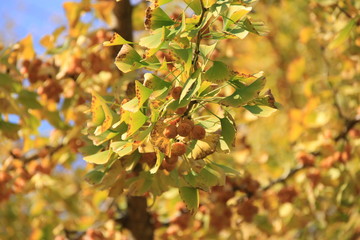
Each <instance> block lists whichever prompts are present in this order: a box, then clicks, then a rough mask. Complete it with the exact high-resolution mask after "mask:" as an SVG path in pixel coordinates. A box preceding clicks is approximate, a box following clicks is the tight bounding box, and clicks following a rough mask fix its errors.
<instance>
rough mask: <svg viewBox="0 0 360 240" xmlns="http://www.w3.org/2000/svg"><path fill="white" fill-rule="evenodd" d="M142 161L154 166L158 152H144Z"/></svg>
mask: <svg viewBox="0 0 360 240" xmlns="http://www.w3.org/2000/svg"><path fill="white" fill-rule="evenodd" d="M140 162H143V163H146V164H147V165H148V166H149V167H153V166H154V165H155V163H156V153H155V152H147V153H142V154H141V158H140Z"/></svg>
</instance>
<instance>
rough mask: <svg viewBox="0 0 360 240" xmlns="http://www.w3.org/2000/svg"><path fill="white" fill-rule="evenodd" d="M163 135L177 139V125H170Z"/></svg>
mask: <svg viewBox="0 0 360 240" xmlns="http://www.w3.org/2000/svg"><path fill="white" fill-rule="evenodd" d="M163 134H164V136H165V137H166V138H174V137H176V135H177V134H178V133H177V128H176V126H175V125H169V126H167V127H166V128H165V129H164V131H163Z"/></svg>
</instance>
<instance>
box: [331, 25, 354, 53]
mask: <svg viewBox="0 0 360 240" xmlns="http://www.w3.org/2000/svg"><path fill="white" fill-rule="evenodd" d="M355 23H356V19H355V18H354V19H351V20H350V21H349V22H348V24H346V26H345V27H344V28H343V29H342V30H341V31H340V32H339V33H338V34H337V35H336V37H335V38H334V40H332V41H331V42H330V44H329V48H330V49H334V48H336V47H338V46H340V45H341V44H342V43H344V42H345V41H346V40H347V39H348V38H349V36H350V33H351V31H352V29H353V28H354V27H355V25H356V24H355Z"/></svg>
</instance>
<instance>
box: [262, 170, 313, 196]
mask: <svg viewBox="0 0 360 240" xmlns="http://www.w3.org/2000/svg"><path fill="white" fill-rule="evenodd" d="M307 167H309V166H307V165H298V166H296V167H294V168H291V169H290V170H289V172H287V173H286V174H284V175H283V176H281V177H279V178H278V179H276V180H273V181H271V182H270V183H269V184H268V185H266V186H264V187H262V188H260V191H266V190H268V189H270V188H272V187H273V186H274V185H276V184H278V183H285V182H286V181H287V180H288V179H289V178H291V177H292V176H294V175H295V173H297V172H299V171H300V170H303V169H305V168H307Z"/></svg>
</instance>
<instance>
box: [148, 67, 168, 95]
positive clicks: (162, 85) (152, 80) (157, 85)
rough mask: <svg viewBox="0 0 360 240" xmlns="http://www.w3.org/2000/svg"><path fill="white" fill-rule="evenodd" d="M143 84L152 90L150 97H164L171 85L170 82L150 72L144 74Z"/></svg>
mask: <svg viewBox="0 0 360 240" xmlns="http://www.w3.org/2000/svg"><path fill="white" fill-rule="evenodd" d="M144 85H145V87H147V88H150V89H152V90H153V92H152V94H151V96H150V99H162V98H165V97H166V96H167V95H168V92H169V90H170V87H171V83H170V82H166V81H164V80H163V79H161V78H159V77H158V76H156V75H154V74H151V73H145V74H144Z"/></svg>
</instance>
